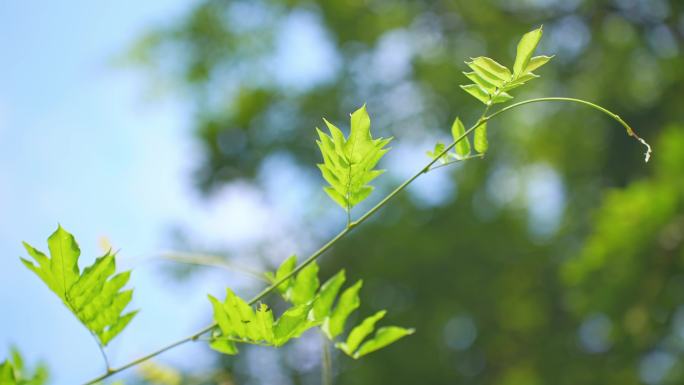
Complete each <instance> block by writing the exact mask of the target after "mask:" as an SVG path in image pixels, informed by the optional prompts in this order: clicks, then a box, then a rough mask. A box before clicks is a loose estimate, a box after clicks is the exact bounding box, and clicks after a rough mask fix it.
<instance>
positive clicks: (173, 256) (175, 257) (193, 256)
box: [157, 251, 270, 283]
mask: <svg viewBox="0 0 684 385" xmlns="http://www.w3.org/2000/svg"><path fill="white" fill-rule="evenodd" d="M157 258H158V259H162V260H166V261H172V262H177V263H185V264H189V265H198V266H209V267H219V268H222V269H226V270H230V271H236V272H239V273H244V274H246V275H249V276H251V277H253V278H255V279H258V280H260V281H263V282H266V283H270V281H269V280H268V279H266V276H264V275H263V274H262V273H260V272H258V271H256V270H253V269H250V268H249V267H245V266H242V265H240V264H236V263H233V262H230V261H227V260H226V259H225V258H221V257H219V256H217V255H211V254H198V253H187V252H175V251H172V252H165V253H162V254H160V255H159V256H158V257H157Z"/></svg>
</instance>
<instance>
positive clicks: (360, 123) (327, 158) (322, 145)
mask: <svg viewBox="0 0 684 385" xmlns="http://www.w3.org/2000/svg"><path fill="white" fill-rule="evenodd" d="M324 121H325V124H326V126H327V127H328V130H329V132H330V135H327V134H325V133H323V131H321V130H319V129H318V128H316V131H317V132H318V137H319V140H318V141H317V142H316V143H317V144H318V147H319V149H320V150H321V154H322V156H323V163H321V164H318V168H319V169H320V171H321V174H322V175H323V178H324V179H325V180H326V181H327V182H328V184H329V185H330V186H328V187H325V188H324V190H325V192H326V193H327V194H328V195H329V196H330V198H331V199H332V200H334V201H335V202H336V203H337V204H339V205H340V206H341V207H342V208H343V209H345V210H347V211H349V210H351V208H352V207H354V206H355V205H357V204H358V203H359V202H361V201H363V200H364V199H366V198H367V197H368V195H370V193H371V192H372V191H373V187H372V186H370V185H369V183H370V182H371V181H373V179H375V178H377V177H378V176H379V175H380V174H382V173H383V170H376V169H375V166H376V165H377V163H378V162H379V161H380V159H381V158H382V156H383V155H385V153H387V151H389V149H388V148H386V147H385V146H386V145H387V144H388V143H389V142H390V141H391V140H392V138H386V139H384V138H379V139H373V137H372V136H371V132H370V117H369V116H368V112H367V111H366V106H365V105H363V107H361V108H359V109H358V110H356V111H355V112H354V113H353V114H352V115H351V128H350V133H349V137H348V138H346V139H345V137H344V135H343V134H342V131H341V130H340V129H339V128H337V127H336V126H335V125H333V124H332V123H330V122H328V121H327V120H325V119H324Z"/></svg>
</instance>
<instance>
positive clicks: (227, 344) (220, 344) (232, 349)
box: [209, 339, 238, 356]
mask: <svg viewBox="0 0 684 385" xmlns="http://www.w3.org/2000/svg"><path fill="white" fill-rule="evenodd" d="M209 347H211V348H212V349H214V350H216V351H217V352H219V353H223V354H228V355H231V356H232V355H235V354H238V348H237V346H236V345H235V342H233V341H230V340H225V339H215V340H212V341H211V342H209Z"/></svg>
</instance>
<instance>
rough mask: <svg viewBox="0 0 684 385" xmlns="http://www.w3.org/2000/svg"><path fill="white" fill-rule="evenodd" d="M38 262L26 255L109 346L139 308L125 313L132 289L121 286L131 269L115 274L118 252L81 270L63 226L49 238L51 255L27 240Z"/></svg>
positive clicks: (33, 268)
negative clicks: (48, 255) (47, 254)
mask: <svg viewBox="0 0 684 385" xmlns="http://www.w3.org/2000/svg"><path fill="white" fill-rule="evenodd" d="M24 247H25V248H26V251H27V252H28V253H29V255H30V256H31V257H32V258H33V259H34V260H35V261H36V262H37V263H38V265H35V264H34V263H32V262H30V261H28V260H26V259H23V258H22V262H23V263H24V265H25V266H26V267H27V268H29V269H30V270H31V271H33V272H34V273H35V274H36V275H37V276H38V277H40V279H41V280H43V282H45V284H46V285H47V286H48V287H49V288H50V289H51V290H52V291H53V292H54V293H55V294H57V296H58V297H59V298H60V299H62V302H64V304H65V305H66V306H67V308H69V310H71V312H72V313H73V314H74V315H75V316H76V318H78V320H79V321H81V323H82V324H83V325H84V326H85V327H86V328H87V329H88V330H90V332H91V333H93V335H95V336H96V338H97V340H98V342H99V343H100V345H102V346H106V345H107V344H108V343H109V342H110V341H111V340H112V339H113V338H114V337H116V336H117V335H118V334H119V333H120V332H121V331H122V330H123V329H124V328H125V327H126V326H127V325H128V323H129V322H130V321H131V320H132V319H133V317H134V316H135V315H136V314H137V312H135V311H134V312H129V313H126V314H122V313H123V311H124V310H125V309H126V307H127V306H128V304H129V303H130V301H131V298H132V297H133V291H132V290H124V291H121V289H122V288H123V287H124V286H125V285H126V283H127V282H128V280H129V278H130V272H124V273H120V274H116V275H114V273H115V272H116V261H115V255H114V254H111V253H107V254H105V255H104V256H102V257H99V258H97V259H96V260H95V262H94V263H93V264H92V265H91V266H89V267H87V268H85V269H84V270H83V272H79V268H78V259H79V256H80V253H81V252H80V249H79V247H78V244H77V243H76V240H75V239H74V237H73V236H72V235H71V234H69V233H68V232H67V231H66V230H64V229H63V228H62V227H61V226H59V227H58V228H57V230H56V231H55V232H54V233H53V234H52V235H51V236H50V237H49V238H48V248H49V250H50V258H48V257H47V256H46V255H45V254H44V253H42V252H41V251H39V250H37V249H35V248H33V247H32V246H31V245H29V244H27V243H24Z"/></svg>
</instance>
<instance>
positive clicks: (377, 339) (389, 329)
mask: <svg viewBox="0 0 684 385" xmlns="http://www.w3.org/2000/svg"><path fill="white" fill-rule="evenodd" d="M414 332H415V330H414V329H406V328H402V327H399V326H386V327H383V328H380V329H378V331H377V332H376V333H375V336H373V338H372V339H370V340H368V341H366V342H364V343H363V345H361V347H360V348H359V350H357V351H356V353H354V358H355V359H358V358H361V357H363V356H365V355H367V354H369V353H372V352H374V351H376V350H379V349H382V348H384V347H385V346H387V345H389V344H391V343H393V342H396V341H397V340H399V339H400V338H403V337H406V336H408V335H411V334H413V333H414Z"/></svg>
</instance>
